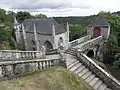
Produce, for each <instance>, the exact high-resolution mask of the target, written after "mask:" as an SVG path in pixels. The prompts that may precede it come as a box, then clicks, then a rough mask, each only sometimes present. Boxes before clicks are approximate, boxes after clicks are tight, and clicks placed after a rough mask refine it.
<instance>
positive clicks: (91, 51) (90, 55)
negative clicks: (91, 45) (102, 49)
mask: <svg viewBox="0 0 120 90" xmlns="http://www.w3.org/2000/svg"><path fill="white" fill-rule="evenodd" d="M87 56H88V57H90V58H93V57H94V51H93V50H90V51H88V53H87Z"/></svg>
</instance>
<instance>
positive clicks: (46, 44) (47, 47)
mask: <svg viewBox="0 0 120 90" xmlns="http://www.w3.org/2000/svg"><path fill="white" fill-rule="evenodd" d="M44 46H45V47H46V50H50V49H53V46H52V44H51V43H50V42H49V41H45V43H44Z"/></svg>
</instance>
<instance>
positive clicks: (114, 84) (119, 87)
mask: <svg viewBox="0 0 120 90" xmlns="http://www.w3.org/2000/svg"><path fill="white" fill-rule="evenodd" d="M77 55H78V56H77V57H78V59H79V60H80V61H81V62H82V63H83V64H85V65H86V66H87V67H88V68H90V69H91V71H93V72H94V73H95V74H96V75H97V76H98V77H100V78H101V79H103V81H104V82H105V83H106V84H107V85H108V86H109V87H110V88H113V89H115V88H116V89H115V90H120V82H119V81H118V80H117V79H115V78H114V77H113V76H112V75H111V74H109V73H108V72H106V71H105V70H104V69H102V68H101V67H100V66H99V65H97V64H96V63H95V62H94V61H93V60H92V59H90V58H89V57H87V56H86V55H85V54H83V53H81V51H80V52H79V51H78V54H77ZM98 70H99V71H98ZM106 79H107V80H106Z"/></svg>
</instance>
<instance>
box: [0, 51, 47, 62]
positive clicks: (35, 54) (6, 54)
mask: <svg viewBox="0 0 120 90" xmlns="http://www.w3.org/2000/svg"><path fill="white" fill-rule="evenodd" d="M41 58H45V53H44V52H43V51H18V50H0V61H3V60H28V59H41Z"/></svg>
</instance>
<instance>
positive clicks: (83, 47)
mask: <svg viewBox="0 0 120 90" xmlns="http://www.w3.org/2000/svg"><path fill="white" fill-rule="evenodd" d="M101 41H102V36H99V37H97V38H94V39H91V40H88V41H86V42H84V43H81V44H80V45H78V48H80V49H81V50H82V51H84V50H86V49H89V48H92V47H94V46H95V45H97V44H99V43H100V42H101Z"/></svg>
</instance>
